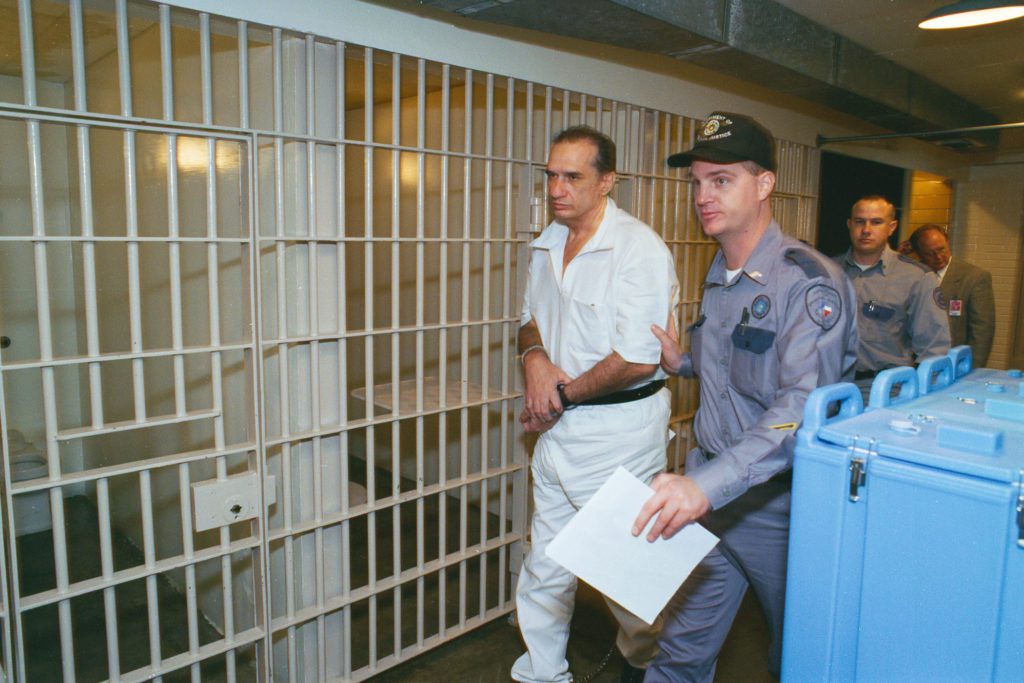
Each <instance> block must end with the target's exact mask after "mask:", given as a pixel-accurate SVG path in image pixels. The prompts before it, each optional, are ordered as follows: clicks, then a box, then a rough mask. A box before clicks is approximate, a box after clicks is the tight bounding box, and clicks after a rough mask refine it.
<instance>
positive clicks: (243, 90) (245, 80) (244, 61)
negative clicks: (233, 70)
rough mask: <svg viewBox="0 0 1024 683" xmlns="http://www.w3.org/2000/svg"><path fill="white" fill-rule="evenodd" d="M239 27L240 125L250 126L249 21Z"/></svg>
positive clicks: (240, 23)
mask: <svg viewBox="0 0 1024 683" xmlns="http://www.w3.org/2000/svg"><path fill="white" fill-rule="evenodd" d="M236 25H237V27H238V125H239V127H241V128H248V127H249V22H247V21H239V22H237V24H236Z"/></svg>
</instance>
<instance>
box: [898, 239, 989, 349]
mask: <svg viewBox="0 0 1024 683" xmlns="http://www.w3.org/2000/svg"><path fill="white" fill-rule="evenodd" d="M910 244H911V246H912V247H913V249H914V251H915V252H916V253H917V255H918V256H920V257H921V262H922V263H924V264H925V265H927V266H928V267H929V268H931V269H932V270H934V271H935V274H936V275H937V276H938V278H939V282H941V285H940V288H941V289H942V306H943V307H944V308H945V309H946V313H947V319H948V320H949V336H950V344H951V345H953V346H960V345H961V344H967V345H968V346H970V347H971V355H972V357H973V359H974V367H976V368H983V367H985V364H986V363H987V362H988V354H989V352H990V351H992V339H993V338H994V337H995V333H996V303H995V295H994V294H993V292H992V274H991V273H990V272H988V271H987V270H985V269H984V268H979V267H978V266H976V265H974V264H972V263H968V262H967V261H964V260H963V259H961V258H956V259H954V258H953V250H952V248H951V247H950V246H949V238H948V237H947V236H946V231H945V230H944V229H943V228H942V226H939V225H935V224H934V223H929V224H927V225H922V226H921V227H919V228H918V229H917V230H915V231H914V232H913V233H911V235H910Z"/></svg>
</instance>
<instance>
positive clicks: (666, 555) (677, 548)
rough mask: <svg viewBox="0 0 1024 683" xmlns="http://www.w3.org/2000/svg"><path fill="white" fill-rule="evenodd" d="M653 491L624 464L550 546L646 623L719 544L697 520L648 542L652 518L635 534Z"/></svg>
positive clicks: (559, 557)
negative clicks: (636, 526)
mask: <svg viewBox="0 0 1024 683" xmlns="http://www.w3.org/2000/svg"><path fill="white" fill-rule="evenodd" d="M652 495H653V492H652V490H651V488H650V487H649V486H647V485H646V484H644V483H643V482H642V481H640V480H639V479H637V478H636V477H634V476H633V475H632V474H630V473H629V472H628V471H627V470H625V469H624V468H622V467H620V468H619V469H617V470H616V471H615V473H614V474H612V476H611V477H609V478H608V481H606V482H605V483H604V485H603V486H602V487H601V488H600V489H598V491H597V493H595V494H594V495H593V497H592V498H591V499H590V500H589V501H588V502H587V504H586V505H584V506H583V507H582V508H581V509H580V511H579V512H577V513H576V516H575V517H573V518H572V520H570V521H569V523H568V524H566V525H565V527H564V528H563V529H562V530H561V531H560V532H558V534H556V535H555V537H554V539H552V541H551V543H550V544H548V555H549V556H550V557H551V559H553V560H554V561H555V562H557V563H558V564H560V565H562V566H563V567H565V568H566V569H567V570H569V571H570V572H572V573H573V574H575V575H576V576H578V577H579V578H581V579H583V580H584V581H586V582H587V583H589V584H590V585H591V586H593V587H594V588H596V589H597V590H599V591H601V592H602V593H604V594H605V595H607V596H608V597H609V598H611V599H612V600H614V601H615V602H617V603H619V604H620V605H622V606H623V607H625V608H626V609H628V610H629V611H630V612H632V613H633V614H635V615H636V616H638V617H640V618H641V619H643V620H644V621H646V622H647V623H648V624H651V623H653V622H654V620H655V619H656V618H657V616H658V614H659V613H660V612H661V610H662V609H663V608H664V607H665V604H666V603H667V602H668V600H669V598H671V597H672V595H673V594H674V593H675V592H676V591H677V590H678V589H679V586H681V585H682V583H683V581H684V580H685V579H686V577H687V576H689V575H690V572H692V571H693V569H694V567H696V566H697V564H698V563H699V562H700V561H701V560H702V559H703V558H704V556H705V555H707V554H708V553H709V552H710V551H711V549H712V548H714V547H715V544H716V543H718V538H717V537H716V536H715V535H714V534H712V533H711V532H710V531H708V530H707V529H705V528H704V527H702V526H700V525H699V524H696V523H693V524H687V525H686V526H685V527H683V528H682V529H680V530H679V532H678V533H677V534H676V535H675V536H673V537H672V538H670V539H668V540H665V539H662V538H659V539H658V540H656V541H655V542H654V543H649V542H648V541H647V532H648V531H649V530H650V528H651V526H652V525H653V524H654V519H652V520H651V521H650V522H649V523H648V525H647V528H646V529H644V532H643V533H642V534H640V535H639V536H634V535H633V534H632V533H630V529H631V528H632V527H633V521H634V520H635V519H636V516H637V515H638V514H639V513H640V508H641V507H643V504H644V503H645V502H646V501H647V499H648V498H650V497H651V496H652Z"/></svg>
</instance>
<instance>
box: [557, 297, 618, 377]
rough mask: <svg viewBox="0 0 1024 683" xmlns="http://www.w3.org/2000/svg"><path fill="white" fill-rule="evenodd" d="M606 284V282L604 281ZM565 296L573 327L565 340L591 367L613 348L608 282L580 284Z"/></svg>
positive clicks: (574, 352) (575, 353) (577, 355)
mask: <svg viewBox="0 0 1024 683" xmlns="http://www.w3.org/2000/svg"><path fill="white" fill-rule="evenodd" d="M602 284H604V283H602ZM580 289H581V291H576V292H572V293H570V294H568V295H566V296H565V298H564V305H565V306H566V309H567V311H568V314H569V315H568V320H569V326H570V329H569V330H567V333H568V334H567V336H566V342H567V344H568V348H569V353H570V354H571V355H572V356H573V357H574V358H577V359H579V360H581V361H584V363H583V365H582V367H590V366H591V365H593V363H596V362H597V361H599V360H601V359H603V358H604V357H605V356H607V355H608V354H609V353H611V351H612V330H613V327H614V321H613V320H612V316H613V313H614V312H613V310H612V306H611V304H610V303H609V302H608V300H607V297H606V296H605V293H606V286H602V285H601V284H597V283H595V286H594V287H585V288H580Z"/></svg>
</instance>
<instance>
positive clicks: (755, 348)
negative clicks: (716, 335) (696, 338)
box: [729, 325, 776, 405]
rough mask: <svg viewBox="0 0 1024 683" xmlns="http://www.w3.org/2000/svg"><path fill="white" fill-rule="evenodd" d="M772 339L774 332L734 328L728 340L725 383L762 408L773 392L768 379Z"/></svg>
mask: <svg viewBox="0 0 1024 683" xmlns="http://www.w3.org/2000/svg"><path fill="white" fill-rule="evenodd" d="M775 336H776V335H775V331H774V330H768V329H764V328H760V327H752V326H750V325H736V327H735V328H733V331H732V335H730V337H729V341H730V343H729V346H730V349H729V352H730V354H731V361H730V363H729V384H730V386H731V387H732V389H733V391H735V392H736V393H739V394H742V395H744V396H749V397H751V398H753V399H755V400H756V401H758V403H761V404H763V405H767V403H766V401H767V400H768V399H770V397H771V395H772V394H773V393H774V382H770V381H769V377H770V376H771V374H772V373H773V372H774V368H775V365H776V361H775V358H776V354H775Z"/></svg>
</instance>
